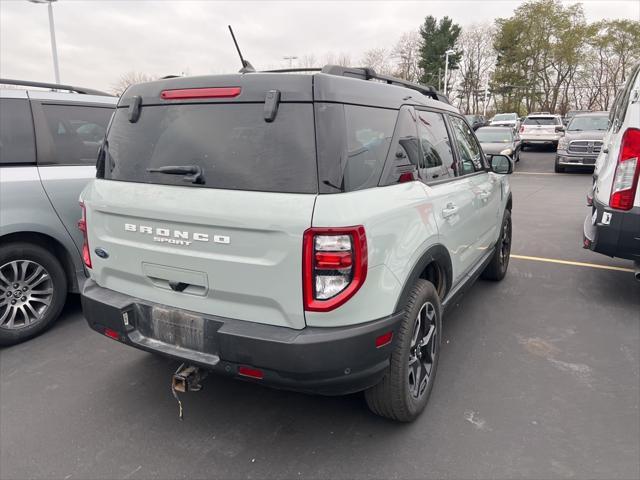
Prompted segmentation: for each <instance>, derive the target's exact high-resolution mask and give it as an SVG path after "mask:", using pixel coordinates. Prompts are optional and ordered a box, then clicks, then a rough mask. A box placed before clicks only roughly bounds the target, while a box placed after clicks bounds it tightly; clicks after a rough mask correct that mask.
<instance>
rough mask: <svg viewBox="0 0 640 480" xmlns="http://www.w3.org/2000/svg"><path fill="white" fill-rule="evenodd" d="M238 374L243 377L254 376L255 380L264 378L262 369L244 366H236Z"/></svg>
mask: <svg viewBox="0 0 640 480" xmlns="http://www.w3.org/2000/svg"><path fill="white" fill-rule="evenodd" d="M238 375H242V376H243V377H249V378H255V379H256V380H262V379H263V378H264V373H262V370H258V369H257V368H251V367H244V366H242V367H238Z"/></svg>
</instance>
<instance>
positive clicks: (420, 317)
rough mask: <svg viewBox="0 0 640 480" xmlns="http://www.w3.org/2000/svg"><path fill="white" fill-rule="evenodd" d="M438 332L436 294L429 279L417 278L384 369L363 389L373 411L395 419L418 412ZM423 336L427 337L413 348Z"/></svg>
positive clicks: (429, 384)
mask: <svg viewBox="0 0 640 480" xmlns="http://www.w3.org/2000/svg"><path fill="white" fill-rule="evenodd" d="M432 328H433V330H432ZM429 332H431V334H430V335H429ZM441 332H442V306H441V304H440V297H439V296H438V293H437V291H436V288H435V287H434V286H433V284H432V283H430V282H428V281H426V280H422V279H419V280H418V281H417V282H416V283H415V285H414V286H413V289H412V291H411V294H410V295H409V300H408V301H407V304H406V306H405V308H404V316H403V318H402V322H401V323H400V326H399V328H398V330H397V332H396V333H395V338H394V342H393V351H392V353H391V359H390V361H389V367H388V369H387V372H386V373H385V376H384V377H383V378H382V380H381V381H380V383H378V384H377V385H375V386H373V387H371V388H370V389H369V390H366V391H365V399H366V401H367V405H368V406H369V409H370V410H371V411H372V412H373V413H375V414H377V415H380V416H382V417H386V418H390V419H392V420H396V421H399V422H411V421H413V420H415V419H416V418H417V417H418V416H419V415H420V413H422V411H423V410H424V408H425V406H426V405H427V402H428V400H429V396H430V395H431V390H432V389H433V383H434V381H435V378H436V372H437V369H438V360H439V358H440V345H441V339H442V333H441ZM427 338H428V339H429V341H427V342H426V343H425V344H424V345H423V346H421V347H420V348H418V349H416V348H415V346H416V345H417V344H419V343H420V340H421V339H422V340H425V339H427ZM417 352H419V353H417ZM418 369H419V370H418ZM423 375H424V376H423ZM412 379H413V380H412Z"/></svg>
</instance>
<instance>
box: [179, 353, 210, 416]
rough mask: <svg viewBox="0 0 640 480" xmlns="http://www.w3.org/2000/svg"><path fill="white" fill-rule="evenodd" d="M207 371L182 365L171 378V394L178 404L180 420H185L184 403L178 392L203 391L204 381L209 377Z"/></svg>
mask: <svg viewBox="0 0 640 480" xmlns="http://www.w3.org/2000/svg"><path fill="white" fill-rule="evenodd" d="M207 373H208V372H207V370H204V369H201V368H200V367H196V366H194V365H186V364H184V363H183V364H182V365H180V366H179V367H178V370H176V373H174V374H173V376H172V377H171V393H172V394H173V398H175V399H176V401H177V402H178V416H179V417H180V420H183V419H184V415H183V410H182V402H181V401H180V398H179V397H178V392H180V393H186V392H199V391H200V390H202V383H201V382H202V381H203V380H204V379H205V378H206V376H207Z"/></svg>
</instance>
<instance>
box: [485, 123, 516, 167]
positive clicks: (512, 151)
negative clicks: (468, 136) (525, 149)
mask: <svg viewBox="0 0 640 480" xmlns="http://www.w3.org/2000/svg"><path fill="white" fill-rule="evenodd" d="M476 137H478V140H480V146H481V147H482V151H484V153H485V155H507V156H508V157H509V158H511V160H513V161H514V162H519V161H520V149H521V147H520V137H519V136H518V132H516V131H515V130H513V129H512V128H511V127H482V128H479V129H478V130H477V131H476Z"/></svg>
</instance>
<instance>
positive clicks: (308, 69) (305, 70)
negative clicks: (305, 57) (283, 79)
mask: <svg viewBox="0 0 640 480" xmlns="http://www.w3.org/2000/svg"><path fill="white" fill-rule="evenodd" d="M320 71H322V69H321V68H279V69H277V70H262V72H263V73H296V72H320Z"/></svg>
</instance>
